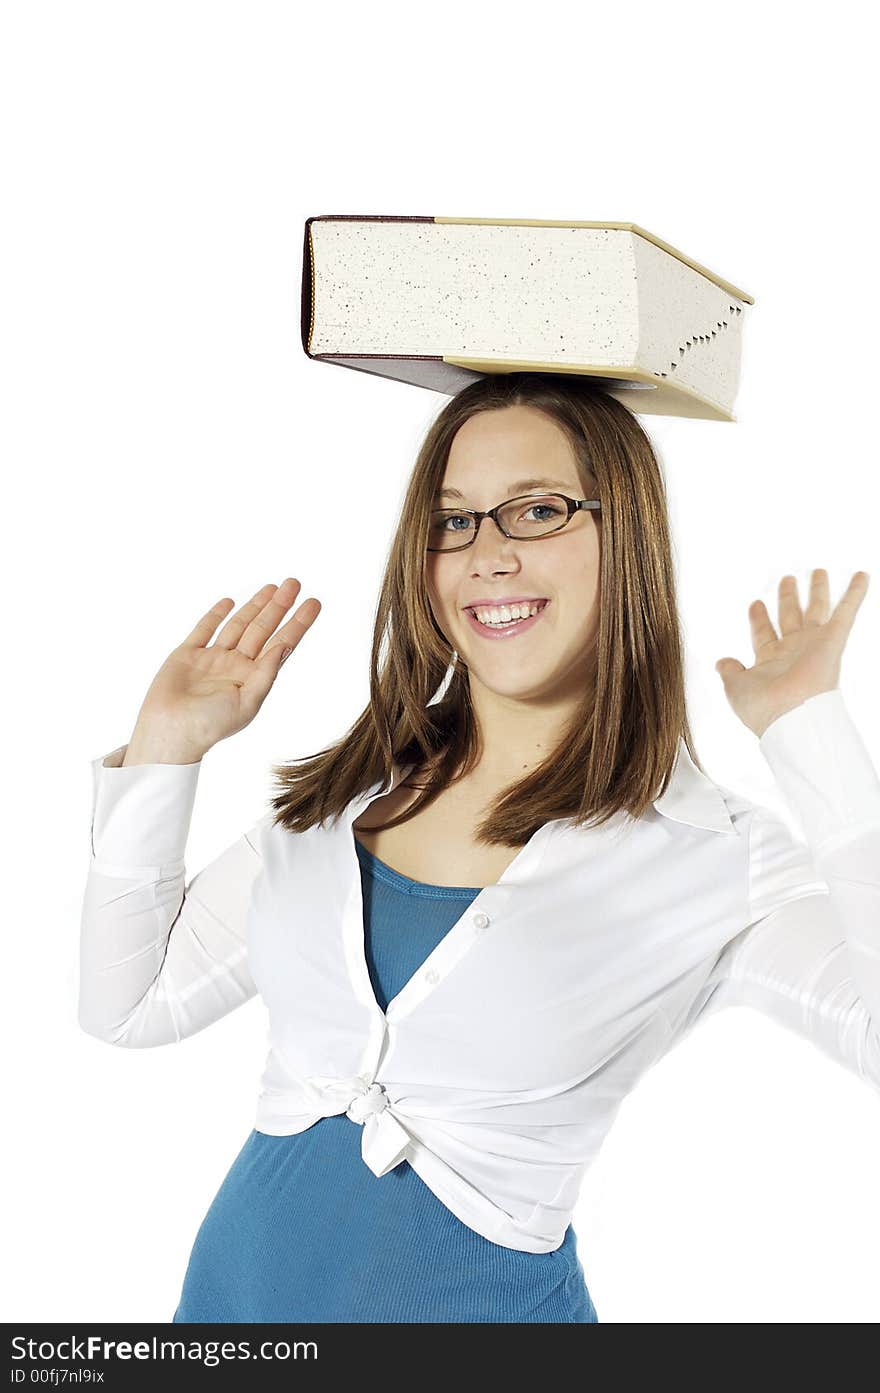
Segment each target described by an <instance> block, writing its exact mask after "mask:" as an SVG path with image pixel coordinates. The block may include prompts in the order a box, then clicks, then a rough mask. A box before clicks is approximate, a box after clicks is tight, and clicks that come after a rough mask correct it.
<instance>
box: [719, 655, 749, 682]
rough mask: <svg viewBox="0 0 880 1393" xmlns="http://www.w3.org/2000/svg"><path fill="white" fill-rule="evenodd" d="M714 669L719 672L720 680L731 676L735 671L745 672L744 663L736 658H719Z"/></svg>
mask: <svg viewBox="0 0 880 1393" xmlns="http://www.w3.org/2000/svg"><path fill="white" fill-rule="evenodd" d="M715 671H716V672H717V673H720V675H721V679H722V681H724V680H725V679H726V678H728V677H732V676H733V674H734V673H735V672H745V667H744V665H743V664H742V663H741V662H740V661H739V659H738V658H719V659H718V662H717V663H716V664H715Z"/></svg>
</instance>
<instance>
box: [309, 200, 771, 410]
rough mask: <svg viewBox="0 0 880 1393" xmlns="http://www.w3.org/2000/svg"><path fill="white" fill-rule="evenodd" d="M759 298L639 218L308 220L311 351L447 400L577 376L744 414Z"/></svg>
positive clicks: (327, 216)
mask: <svg viewBox="0 0 880 1393" xmlns="http://www.w3.org/2000/svg"><path fill="white" fill-rule="evenodd" d="M752 304H754V300H753V298H752V297H751V295H747V294H746V292H745V291H744V290H738V289H737V287H736V286H735V285H731V283H730V282H729V281H726V280H724V279H722V277H721V276H718V275H716V274H715V273H714V272H713V271H708V270H707V269H706V267H705V266H701V265H699V264H698V263H697V262H696V261H693V260H692V259H691V258H690V257H688V256H685V255H684V253H683V252H680V251H678V250H677V249H676V248H675V247H672V246H670V245H669V243H668V242H664V241H661V239H660V238H659V237H655V236H654V235H653V233H651V232H646V231H645V229H644V228H643V227H637V226H636V224H635V223H618V222H541V221H538V220H534V221H532V220H527V219H502V218H446V217H420V216H399V217H397V216H388V215H384V214H374V215H370V214H359V213H322V214H320V215H317V216H315V217H312V218H308V219H307V220H306V225H305V242H304V247H303V275H302V343H303V348H304V350H305V352H306V353H307V354H308V356H309V357H310V358H315V359H317V360H318V361H320V362H325V363H336V364H338V365H339V366H340V367H345V368H355V369H357V370H358V371H360V372H371V373H377V374H378V375H379V376H381V377H391V378H394V379H395V380H396V381H398V382H411V383H413V384H414V385H415V386H417V387H428V388H431V389H433V390H434V391H437V392H446V393H447V394H449V395H450V396H451V395H452V394H453V393H455V392H458V391H460V390H461V388H462V387H465V386H467V384H468V383H469V382H472V381H474V380H475V379H477V378H480V377H484V376H485V375H486V374H488V373H510V372H547V373H579V374H583V375H585V376H588V377H593V378H595V379H597V383H598V385H600V386H601V387H602V389H603V390H604V391H607V392H609V393H610V394H611V395H612V396H615V397H617V398H618V399H619V400H620V401H622V402H623V403H624V405H625V406H627V407H629V408H630V410H631V411H634V412H639V413H645V414H648V415H657V416H691V417H700V418H703V419H705V420H710V421H735V420H736V417H735V416H734V414H733V409H732V408H733V404H734V400H735V398H736V392H737V388H738V386H739V377H740V365H741V359H742V332H743V322H744V319H745V314H744V311H745V307H746V305H752Z"/></svg>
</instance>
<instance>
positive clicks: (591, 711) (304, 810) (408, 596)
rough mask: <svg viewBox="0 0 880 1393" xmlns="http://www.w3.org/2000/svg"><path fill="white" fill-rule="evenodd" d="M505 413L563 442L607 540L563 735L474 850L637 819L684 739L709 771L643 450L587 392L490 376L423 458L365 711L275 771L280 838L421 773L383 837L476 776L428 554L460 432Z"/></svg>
mask: <svg viewBox="0 0 880 1393" xmlns="http://www.w3.org/2000/svg"><path fill="white" fill-rule="evenodd" d="M514 405H527V406H532V407H537V408H538V409H540V410H541V411H545V412H546V413H547V414H548V415H549V416H551V417H552V418H553V420H554V421H556V422H557V424H558V425H559V426H561V427H562V428H563V429H564V430H565V432H566V434H567V436H568V439H569V440H570V442H571V445H572V448H573V450H574V453H575V457H576V461H577V468H578V475H579V477H580V479H581V482H582V484H583V488H584V494H583V496H584V498H599V499H600V500H601V504H602V508H601V511H600V512H592V513H590V514H589V516H590V517H591V518H593V519H594V520H595V522H596V524H597V525H599V526H600V527H601V533H600V536H601V561H600V605H599V627H598V633H597V636H596V642H595V653H594V661H593V663H592V676H591V678H590V679H588V681H587V682H585V686H584V692H583V700H582V701H581V703H580V706H579V708H578V710H577V711H576V713H575V715H574V718H573V720H572V721H571V724H570V726H569V729H568V730H567V731H566V732H565V734H564V736H563V738H562V739H561V740H560V741H559V743H558V747H557V749H556V750H555V751H553V752H552V753H551V754H550V755H549V756H548V757H547V759H546V760H544V762H543V763H542V764H541V765H539V766H538V767H537V768H535V769H533V770H532V771H531V772H530V773H529V774H528V775H527V776H526V777H524V778H521V779H519V780H517V781H516V782H514V783H512V784H510V785H508V786H507V787H506V788H505V789H504V790H503V791H502V792H501V793H500V794H499V796H498V798H497V799H496V800H495V802H494V804H493V805H492V807H491V808H490V810H489V812H488V813H487V815H486V816H485V817H484V819H483V821H482V822H481V823H480V824H479V826H477V827H476V828H475V829H474V835H475V837H476V838H477V840H478V841H480V842H482V843H485V844H492V845H504V846H512V847H521V846H524V845H525V844H526V842H527V841H528V840H529V838H530V837H531V836H532V835H533V833H534V832H535V831H536V830H537V829H538V828H539V827H540V826H541V825H542V824H543V823H544V822H547V821H550V820H552V819H555V818H571V819H573V820H574V821H575V823H577V824H582V823H587V822H589V824H590V825H591V826H600V825H601V824H602V823H604V822H606V821H607V820H608V819H609V818H611V817H613V816H614V815H615V814H617V813H618V812H620V811H626V812H627V813H629V814H630V816H631V817H634V818H636V817H639V816H641V814H642V813H643V812H645V811H646V809H647V808H648V807H649V806H650V804H651V803H652V802H653V801H654V800H655V799H656V798H658V797H659V796H660V794H661V793H663V792H665V790H666V786H667V784H668V781H669V776H670V775H671V772H672V766H673V764H674V761H675V756H676V753H677V750H678V744H679V740H680V738H682V737H683V738H684V740H685V742H686V744H687V748H688V752H689V753H690V755H691V758H692V759H693V760H694V762H695V763H696V764H697V767H698V768H702V766H701V765H700V763H699V760H698V759H697V756H696V752H695V750H694V748H693V741H692V736H691V732H690V728H689V724H688V715H687V704H686V699H685V681H684V661H683V642H682V635H681V629H680V621H679V616H678V610H677V605H676V597H675V577H674V571H673V561H672V551H671V543H670V535H669V522H668V516H667V507H666V492H665V485H664V482H663V477H662V474H661V470H660V466H659V463H658V460H657V458H656V456H655V454H654V450H653V447H652V445H651V442H650V440H649V438H648V436H647V434H646V433H645V431H644V430H643V429H642V427H641V425H640V424H639V422H638V420H637V418H636V417H635V415H634V414H633V413H632V412H631V411H629V410H628V409H627V408H626V407H625V406H624V405H623V403H622V402H619V401H618V400H617V399H616V398H615V397H612V396H610V395H609V394H608V393H607V392H605V391H603V390H602V388H601V386H599V385H597V382H596V380H595V379H591V378H586V377H583V376H580V377H579V376H575V375H567V374H548V373H529V372H517V373H510V374H489V375H487V376H485V377H483V378H480V379H478V380H477V381H475V382H472V383H470V384H469V385H468V386H467V387H465V388H464V389H463V390H462V391H460V392H458V393H457V394H456V395H455V396H454V397H452V399H451V400H450V401H449V402H448V404H447V405H446V406H445V407H444V408H443V410H442V411H441V412H440V414H439V416H438V417H437V418H436V419H435V421H434V422H433V423H432V424H431V426H430V428H429V430H428V432H427V435H426V436H425V439H424V442H423V444H422V446H421V449H420V450H419V453H418V457H417V459H416V462H415V466H414V468H413V471H412V475H411V477H410V481H409V485H408V488H407V492H406V497H405V500H404V504H403V509H402V512H401V515H400V520H399V522H398V526H397V530H396V533H395V535H394V538H393V541H392V544H391V548H390V551H389V556H388V562H387V565H386V568H385V574H384V577H383V580H382V588H381V591H380V596H379V603H378V606H377V610H376V619H375V625H374V630H373V646H372V653H371V657H370V701H369V705H368V706H367V707H366V708H365V709H364V711H362V713H361V715H360V716H359V717H358V719H357V720H356V721H355V722H354V724H353V725H352V726H351V727H350V728H349V730H348V732H347V733H346V734H345V735H344V736H343V737H342V739H340V740H338V741H337V742H336V743H335V744H333V745H331V746H329V747H328V748H326V749H324V750H321V751H319V752H318V753H316V754H313V755H309V756H307V757H305V758H304V759H302V760H298V761H297V762H296V763H295V764H292V765H284V764H282V765H273V766H272V773H273V775H274V777H275V778H276V779H277V781H278V792H277V793H276V794H275V795H274V796H273V797H272V798H271V800H270V802H271V806H272V808H273V809H274V811H275V817H274V824H275V825H276V826H277V825H279V824H281V825H283V826H284V827H286V828H288V829H289V830H290V831H291V832H299V831H305V830H306V829H307V828H309V827H312V826H313V825H315V824H316V823H318V822H321V823H323V822H324V821H325V819H327V818H328V817H337V816H339V815H340V814H341V813H342V812H343V811H344V810H345V808H346V807H347V806H348V804H349V803H350V802H351V801H352V800H353V799H354V798H356V797H357V796H358V795H359V794H361V793H363V792H365V791H367V790H368V789H370V788H372V787H373V786H374V785H376V784H380V785H381V787H382V788H385V787H386V785H388V783H389V782H390V779H391V775H392V765H393V763H394V762H395V761H396V762H397V763H398V764H400V765H410V764H412V765H413V766H414V767H413V774H412V777H411V778H410V779H408V781H407V782H408V783H412V782H413V780H414V779H415V778H416V777H417V778H418V784H417V785H416V786H417V787H418V788H419V789H420V790H421V791H420V794H419V796H418V797H417V798H416V799H415V800H414V801H413V802H412V804H411V805H410V806H409V808H407V809H406V811H404V812H402V813H399V814H398V815H397V817H395V818H392V819H389V820H388V821H386V822H384V823H382V824H381V825H382V827H383V828H385V827H396V826H398V825H399V824H400V823H403V822H406V821H407V820H408V819H409V818H411V817H414V816H415V814H416V813H417V812H419V810H420V809H421V808H423V807H424V806H425V805H426V804H427V803H429V802H431V801H432V800H433V799H434V798H436V797H437V795H438V793H440V792H441V791H442V790H443V789H444V788H446V787H447V786H448V785H449V784H450V783H452V782H454V781H455V780H456V779H458V778H461V777H463V776H464V775H465V774H467V773H468V772H469V771H470V770H471V769H472V768H473V767H474V765H475V764H476V763H477V762H478V760H479V757H480V745H479V731H478V729H477V727H476V723H475V720H474V713H473V708H472V705H471V701H470V696H469V688H468V672H467V667H466V665H465V664H463V663H462V662H461V660H460V659H459V656H458V654H457V653H456V652H455V650H454V649H452V648H451V647H450V644H449V641H448V640H447V638H446V637H445V636H444V634H443V633H442V632H441V631H440V629H439V627H438V625H437V623H436V621H435V619H434V615H433V612H432V610H431V606H430V603H429V600H428V593H427V588H426V580H425V562H426V550H425V539H426V536H427V531H428V522H429V514H430V511H431V507H432V506H433V497H434V493H435V490H436V489H438V488H439V487H440V485H441V483H442V480H443V475H444V472H445V469H446V463H447V459H448V456H449V451H450V448H451V445H452V441H453V437H454V436H455V433H456V431H457V430H458V429H459V427H460V426H461V425H463V423H464V422H465V421H466V420H468V418H469V417H471V416H473V415H474V414H475V413H476V412H477V411H492V410H496V409H498V408H500V407H505V406H514ZM383 647H384V652H383ZM444 683H445V684H446V685H445V690H444V691H443V693H442V696H440V697H439V699H437V693H438V691H439V689H440V688H441V686H443V685H444ZM378 826H379V824H375V827H376V828H378Z"/></svg>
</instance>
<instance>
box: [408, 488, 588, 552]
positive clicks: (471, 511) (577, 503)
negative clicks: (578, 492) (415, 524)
mask: <svg viewBox="0 0 880 1393" xmlns="http://www.w3.org/2000/svg"><path fill="white" fill-rule="evenodd" d="M541 498H561V499H562V501H563V503H564V504H565V505H566V507H567V509H568V512H567V513H566V516H565V517H564V518H563V519H562V522H561V523H560V524H559V526H558V527H551V528H550V531H549V532H542V533H541V535H540V537H516V536H514V535H513V533H512V532H507V531H505V529H504V528H503V527H502V526H501V520H500V518H499V516H498V514H499V513H500V512H501V509H502V508H509V507H510V505H511V503H524V502H525V501H526V500H527V499H532V501H533V502H535V503H539V502H540V500H541ZM601 507H602V504H601V503H600V501H599V499H598V498H569V497H568V495H567V494H564V493H543V494H540V495H539V496H538V497H535V495H533V494H529V493H524V494H521V495H520V497H519V498H505V500H504V502H503V503H496V504H495V507H494V508H489V509H487V510H486V512H485V513H481V512H480V511H479V510H478V509H477V508H432V510H431V511H432V512H435V513H452V514H453V515H454V516H457V515H458V514H460V513H461V514H464V515H465V516H467V517H469V518H473V519H474V532H473V536H472V537H471V539H470V541H468V542H462V544H461V546H458V547H427V548H426V550H427V551H433V552H447V551H464V549H465V547H472V546H473V544H474V542H475V541H476V540H477V533H478V532H479V530H480V523H481V522H482V521H483V518H491V519H492V521H493V522H494V524H495V526H496V527H497V528H498V531H499V532H500V533H501V535H502V537H507V538H508V539H509V540H510V541H512V542H543V540H544V538H545V537H552V536H553V534H554V532H560V531H561V530H562V528H563V527H567V526H568V524H569V523H570V522H571V519H572V516H573V514H574V513H576V512H577V511H578V509H580V508H584V509H586V508H593V509H595V510H596V511H597V512H598V511H599V509H600V508H601Z"/></svg>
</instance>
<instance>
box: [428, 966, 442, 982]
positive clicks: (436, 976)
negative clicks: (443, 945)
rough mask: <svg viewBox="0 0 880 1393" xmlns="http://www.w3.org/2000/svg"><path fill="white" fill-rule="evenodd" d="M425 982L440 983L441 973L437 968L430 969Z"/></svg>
mask: <svg viewBox="0 0 880 1393" xmlns="http://www.w3.org/2000/svg"><path fill="white" fill-rule="evenodd" d="M425 980H426V981H427V982H439V981H440V973H439V972H437V971H436V969H435V968H433V967H430V968H428V971H427V972H426V973H425Z"/></svg>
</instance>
